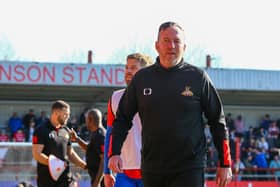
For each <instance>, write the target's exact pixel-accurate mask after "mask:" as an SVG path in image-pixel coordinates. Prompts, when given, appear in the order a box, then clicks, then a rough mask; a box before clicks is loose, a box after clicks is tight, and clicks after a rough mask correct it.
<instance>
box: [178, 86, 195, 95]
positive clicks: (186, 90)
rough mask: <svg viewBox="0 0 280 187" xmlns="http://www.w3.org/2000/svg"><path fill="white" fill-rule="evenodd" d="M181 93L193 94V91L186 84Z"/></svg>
mask: <svg viewBox="0 0 280 187" xmlns="http://www.w3.org/2000/svg"><path fill="white" fill-rule="evenodd" d="M181 95H183V96H193V92H192V91H191V87H189V86H186V87H185V90H184V91H183V92H181Z"/></svg>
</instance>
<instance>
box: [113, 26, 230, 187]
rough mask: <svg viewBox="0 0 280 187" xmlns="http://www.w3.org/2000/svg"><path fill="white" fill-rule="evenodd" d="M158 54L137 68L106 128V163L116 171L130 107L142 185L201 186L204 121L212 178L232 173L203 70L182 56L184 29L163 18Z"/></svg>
mask: <svg viewBox="0 0 280 187" xmlns="http://www.w3.org/2000/svg"><path fill="white" fill-rule="evenodd" d="M155 47H156V50H157V52H158V54H159V57H158V58H157V60H156V63H155V64H154V65H152V66H149V67H147V68H144V69H142V70H140V71H138V72H137V73H136V75H135V77H134V78H133V79H132V81H131V83H130V85H129V86H128V87H127V90H126V92H125V94H124V96H123V97H122V99H121V101H120V104H119V108H118V112H117V117H116V119H115V121H114V123H113V129H112V138H113V141H112V156H111V158H110V160H109V167H110V168H111V169H112V170H113V171H116V172H120V171H121V168H120V167H119V166H121V158H120V156H119V154H120V150H121V146H122V143H123V141H124V139H125V137H126V135H127V132H128V130H129V129H130V128H131V120H132V118H133V116H134V115H135V113H136V112H139V116H140V118H141V122H142V162H141V169H142V176H143V182H144V186H145V187H178V186H182V187H183V186H188V187H203V186H204V168H205V166H206V141H205V135H204V122H203V116H205V117H206V119H207V120H208V121H207V123H208V125H209V126H210V130H211V133H212V135H213V140H214V143H215V146H216V148H217V150H218V153H219V166H218V168H217V177H216V180H217V183H218V186H219V187H224V186H226V185H227V184H228V183H229V182H230V181H231V178H232V172H231V168H230V166H231V158H230V150H229V141H228V132H227V128H226V123H225V117H224V112H223V107H222V103H221V100H220V97H219V95H218V93H217V91H216V89H215V88H214V86H213V84H212V82H211V80H210V78H209V77H208V75H207V73H206V72H205V71H203V70H201V69H199V68H197V67H195V66H193V65H190V64H188V63H186V62H184V60H183V54H184V51H185V49H186V44H185V35H184V30H183V29H182V27H181V26H180V25H178V24H177V23H174V22H166V23H163V24H162V25H161V26H160V28H159V33H158V39H157V41H156V43H155Z"/></svg>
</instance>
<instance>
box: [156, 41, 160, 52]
mask: <svg viewBox="0 0 280 187" xmlns="http://www.w3.org/2000/svg"><path fill="white" fill-rule="evenodd" d="M155 48H156V50H157V52H158V51H159V44H158V41H156V42H155Z"/></svg>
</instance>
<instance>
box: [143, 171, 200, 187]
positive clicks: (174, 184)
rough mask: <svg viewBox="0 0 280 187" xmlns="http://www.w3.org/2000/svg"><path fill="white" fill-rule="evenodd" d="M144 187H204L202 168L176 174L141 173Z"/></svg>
mask: <svg viewBox="0 0 280 187" xmlns="http://www.w3.org/2000/svg"><path fill="white" fill-rule="evenodd" d="M142 177H143V183H144V186H145V187H204V168H198V169H190V170H187V171H183V172H176V173H168V174H167V173H164V174H159V173H152V172H142Z"/></svg>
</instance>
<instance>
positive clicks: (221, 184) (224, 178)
mask: <svg viewBox="0 0 280 187" xmlns="http://www.w3.org/2000/svg"><path fill="white" fill-rule="evenodd" d="M231 179H232V171H231V168H220V167H218V168H217V175H216V184H217V185H218V187H226V186H227V185H228V184H229V183H230V182H231Z"/></svg>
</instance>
